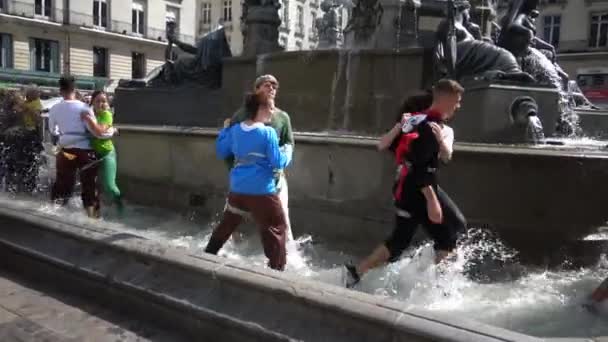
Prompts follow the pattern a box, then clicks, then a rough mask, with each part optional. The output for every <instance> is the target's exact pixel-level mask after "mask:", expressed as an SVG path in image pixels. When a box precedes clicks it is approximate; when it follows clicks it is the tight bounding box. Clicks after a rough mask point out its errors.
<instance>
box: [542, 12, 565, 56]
mask: <svg viewBox="0 0 608 342" xmlns="http://www.w3.org/2000/svg"><path fill="white" fill-rule="evenodd" d="M561 24H562V17H561V16H560V15H548V16H546V17H544V18H543V34H544V37H543V38H544V39H545V41H546V42H547V43H549V44H551V45H553V46H555V47H556V48H557V46H558V45H559V32H560V26H561Z"/></svg>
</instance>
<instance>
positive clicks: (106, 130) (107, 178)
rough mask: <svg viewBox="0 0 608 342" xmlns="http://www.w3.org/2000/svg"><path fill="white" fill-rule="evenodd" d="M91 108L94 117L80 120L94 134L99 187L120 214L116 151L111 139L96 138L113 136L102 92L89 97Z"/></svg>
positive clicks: (108, 112)
mask: <svg viewBox="0 0 608 342" xmlns="http://www.w3.org/2000/svg"><path fill="white" fill-rule="evenodd" d="M91 106H92V107H93V111H94V112H95V116H94V117H93V116H91V115H89V113H83V114H82V120H83V121H84V122H85V123H86V124H87V126H88V127H89V129H90V130H91V131H92V132H93V133H94V134H95V137H93V138H92V139H91V145H92V147H93V149H94V150H95V153H96V154H97V158H98V160H99V164H100V167H101V185H102V187H103V190H104V192H105V193H106V194H107V195H109V196H111V198H112V202H113V203H114V204H115V205H116V208H117V210H118V212H119V214H122V212H123V209H124V206H123V202H122V195H121V193H120V189H118V186H117V185H116V170H117V164H116V151H115V149H114V144H113V143H112V140H111V139H108V138H98V136H103V135H104V134H114V133H115V130H114V127H113V124H114V119H113V115H112V112H111V111H110V106H109V104H108V98H107V96H106V94H105V92H103V91H95V92H93V94H92V95H91Z"/></svg>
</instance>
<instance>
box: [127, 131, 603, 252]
mask: <svg viewBox="0 0 608 342" xmlns="http://www.w3.org/2000/svg"><path fill="white" fill-rule="evenodd" d="M120 131H121V134H120V136H119V137H117V138H116V145H117V153H118V158H119V163H118V165H119V177H118V181H119V186H120V187H121V190H123V191H124V192H125V194H126V196H127V198H128V199H129V200H131V201H135V202H139V203H144V204H148V205H153V206H161V207H168V208H174V209H181V210H195V211H197V212H198V213H199V214H200V215H201V216H202V217H204V218H205V219H211V220H212V221H213V220H217V219H218V215H219V214H220V213H221V211H222V208H223V205H224V201H225V194H226V191H227V188H226V187H227V185H228V170H227V168H226V165H225V164H224V163H223V162H222V161H219V160H217V158H216V156H215V137H216V134H217V129H187V128H185V129H172V128H165V127H150V126H127V125H122V126H120ZM456 139H459V135H458V131H456ZM375 143H376V140H375V139H370V138H359V137H358V138H348V137H344V136H318V135H310V134H308V135H307V134H297V135H296V149H295V154H294V161H293V163H292V165H291V166H290V167H289V169H288V170H287V177H288V180H289V195H290V199H289V203H290V216H291V219H292V222H293V225H294V233H295V234H296V235H302V234H312V235H313V236H314V237H315V240H316V241H318V242H321V243H323V242H325V243H329V244H330V245H331V246H332V247H335V248H336V249H340V250H345V251H348V253H353V254H359V255H363V254H364V253H367V252H369V250H370V249H371V248H373V247H374V245H375V244H376V243H377V242H378V241H382V239H384V238H385V237H386V235H387V234H388V233H389V232H390V230H391V228H392V218H393V215H394V212H393V211H392V206H391V194H390V190H391V187H392V182H393V177H394V162H393V160H392V159H393V158H392V157H391V155H390V153H380V152H378V151H377V150H376V148H375ZM440 179H441V184H442V186H443V187H444V188H445V189H446V190H447V191H448V193H449V194H450V195H451V196H452V198H453V199H454V200H455V201H456V203H458V205H459V206H460V207H461V209H462V210H463V212H464V214H465V215H466V217H467V219H468V220H469V223H470V224H471V225H472V226H473V227H480V226H487V227H490V228H492V229H493V230H494V231H496V232H497V233H499V234H500V236H501V237H503V238H504V239H505V241H506V242H507V243H509V244H511V245H513V246H517V247H518V248H520V250H521V251H522V252H523V253H540V254H541V255H543V254H545V255H549V254H551V253H557V252H558V249H557V248H556V246H558V245H559V244H560V243H562V242H563V241H565V240H572V239H576V238H580V237H583V236H585V235H587V234H588V233H589V232H591V231H592V230H593V229H594V227H598V226H600V225H602V224H603V223H604V222H605V221H606V218H607V215H606V212H605V205H604V203H605V201H604V198H605V197H606V196H607V195H608V158H607V157H606V155H604V154H600V153H593V152H585V153H580V152H575V151H572V152H568V151H555V150H547V149H546V150H539V149H535V148H525V147H519V148H510V147H505V146H496V145H466V144H465V145H462V144H459V145H457V146H456V151H455V154H454V160H453V161H452V162H451V163H450V165H448V166H447V167H446V168H445V169H442V170H441V174H440Z"/></svg>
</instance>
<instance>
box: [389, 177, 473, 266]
mask: <svg viewBox="0 0 608 342" xmlns="http://www.w3.org/2000/svg"><path fill="white" fill-rule="evenodd" d="M404 195H405V196H408V195H409V196H408V197H409V199H410V203H412V202H413V205H408V206H407V208H399V206H398V207H397V214H396V215H395V228H394V229H393V232H392V234H391V236H390V237H389V238H388V239H386V241H385V245H386V248H387V249H388V250H389V252H390V259H389V261H390V262H394V261H397V260H398V259H399V257H400V256H401V254H402V253H403V251H404V250H405V249H406V248H407V247H409V245H410V242H411V241H412V238H413V237H414V234H415V233H416V229H417V228H418V226H419V225H422V226H423V227H424V229H425V230H426V232H427V233H428V235H429V236H430V237H431V238H432V239H433V241H434V242H435V244H434V248H435V250H440V251H451V250H453V249H454V248H455V247H456V240H457V239H458V234H459V233H460V232H463V231H464V230H465V229H466V226H467V223H466V220H465V217H464V215H463V214H462V212H460V209H458V207H457V206H456V204H455V203H454V201H452V199H451V198H450V196H448V194H447V193H446V192H445V191H443V189H441V188H440V187H437V198H438V200H439V204H440V205H441V210H442V212H443V222H441V223H439V224H437V223H432V222H431V221H430V220H429V217H428V213H427V210H426V200H425V199H424V196H423V195H422V194H421V193H419V192H418V193H416V194H404Z"/></svg>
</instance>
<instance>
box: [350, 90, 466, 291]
mask: <svg viewBox="0 0 608 342" xmlns="http://www.w3.org/2000/svg"><path fill="white" fill-rule="evenodd" d="M463 92H464V89H463V88H462V87H461V86H460V85H459V84H458V83H457V82H456V81H452V80H440V81H439V82H437V84H436V85H435V87H434V89H433V101H432V104H431V106H430V108H428V109H427V110H423V111H422V112H419V113H414V114H413V115H403V114H402V115H400V118H399V119H400V120H399V122H398V123H397V124H396V125H395V127H393V129H391V130H390V131H389V132H388V133H387V134H385V135H384V136H383V137H382V138H381V139H380V142H379V143H378V149H379V150H384V149H387V148H391V150H393V151H394V152H395V157H396V161H397V164H398V171H397V179H396V182H395V186H394V189H393V196H394V200H395V207H396V215H395V228H394V230H393V233H392V234H391V236H390V237H389V238H388V239H387V240H386V241H385V242H384V244H382V245H380V246H378V247H377V248H376V249H375V250H374V252H373V253H372V254H371V255H369V256H368V257H367V258H365V259H364V260H363V261H362V262H360V263H359V264H358V265H356V266H355V265H350V264H347V265H346V270H347V284H346V285H347V286H348V287H352V286H354V285H356V284H357V283H358V282H359V281H360V279H361V277H362V276H363V275H364V274H365V273H367V272H368V271H369V270H370V269H373V268H376V267H378V266H381V265H383V264H385V263H386V262H394V261H397V260H398V259H399V257H400V256H401V254H402V253H403V251H404V250H405V249H406V248H407V247H408V246H409V244H410V242H411V240H412V237H413V236H414V233H415V232H416V229H417V227H418V225H422V226H423V227H424V228H425V229H426V231H427V232H428V233H429V235H430V236H431V237H432V239H433V240H434V242H435V245H434V248H435V261H436V262H437V263H438V262H440V261H441V260H443V259H444V258H446V257H447V256H448V255H450V254H451V253H452V252H453V250H454V249H455V247H456V239H457V233H458V231H460V230H463V229H464V228H465V227H466V223H465V220H464V216H463V215H462V213H461V212H460V210H459V209H458V207H456V205H455V204H454V202H453V201H452V200H451V199H450V198H449V196H448V195H447V194H446V193H445V192H444V191H443V190H441V189H440V188H439V187H438V185H437V176H436V171H437V168H438V166H439V162H440V161H444V162H447V161H449V160H450V159H451V154H452V143H453V131H452V130H451V128H449V127H447V126H445V122H446V121H447V120H449V119H451V118H452V117H453V115H454V113H455V111H456V110H457V109H458V108H459V107H460V100H461V96H462V93H463ZM421 103H424V97H419V98H418V99H414V100H413V103H410V105H413V106H414V107H417V108H415V109H419V108H423V107H419V105H420V104H421Z"/></svg>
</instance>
